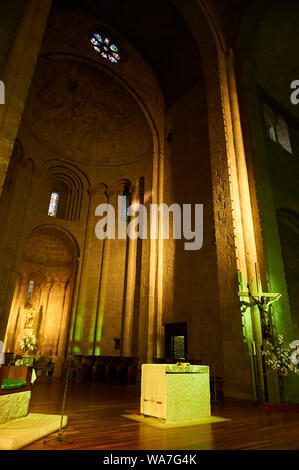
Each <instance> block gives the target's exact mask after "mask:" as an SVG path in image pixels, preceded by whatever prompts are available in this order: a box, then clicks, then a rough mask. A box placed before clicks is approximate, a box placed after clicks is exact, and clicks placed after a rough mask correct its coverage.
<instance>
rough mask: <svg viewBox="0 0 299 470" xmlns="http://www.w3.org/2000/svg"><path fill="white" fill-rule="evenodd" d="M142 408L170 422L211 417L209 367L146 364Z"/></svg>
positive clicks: (143, 410)
mask: <svg viewBox="0 0 299 470" xmlns="http://www.w3.org/2000/svg"><path fill="white" fill-rule="evenodd" d="M140 411H141V413H142V414H143V415H145V416H152V417H156V418H161V419H163V420H165V422H166V423H172V422H183V421H199V420H201V419H206V418H210V416H211V404H210V376H209V367H208V366H201V365H200V366H199V365H189V366H182V365H174V364H143V365H142V370H141V400H140Z"/></svg>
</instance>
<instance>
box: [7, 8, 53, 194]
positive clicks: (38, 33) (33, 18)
mask: <svg viewBox="0 0 299 470" xmlns="http://www.w3.org/2000/svg"><path fill="white" fill-rule="evenodd" d="M51 3H52V0H43V1H42V2H41V1H40V0H26V1H25V2H24V10H23V12H22V15H21V19H20V21H19V25H18V27H17V30H16V33H15V35H14V40H13V43H12V46H11V48H10V52H9V54H8V56H7V58H6V62H5V64H4V66H3V68H2V70H1V75H0V79H1V80H2V81H3V82H4V85H5V104H1V105H0V195H1V192H2V188H3V184H4V179H5V175H6V172H7V168H8V164H9V159H10V156H11V153H12V150H13V146H14V142H15V139H16V136H17V132H18V128H19V124H20V120H21V117H22V114H23V110H24V106H25V102H26V98H27V94H28V91H29V88H30V84H31V80H32V76H33V72H34V68H35V65H36V61H37V57H38V54H39V50H40V46H41V42H42V38H43V35H44V31H45V28H46V23H47V19H48V14H49V10H50V7H51ZM1 20H2V21H5V18H1Z"/></svg>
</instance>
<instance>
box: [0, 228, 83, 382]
mask: <svg viewBox="0 0 299 470" xmlns="http://www.w3.org/2000/svg"><path fill="white" fill-rule="evenodd" d="M77 255H78V253H77V247H76V244H75V243H74V240H73V239H72V238H71V236H70V235H69V234H68V233H67V232H65V231H64V230H62V229H60V228H58V227H56V226H42V227H39V228H37V229H34V230H33V231H32V232H31V233H30V235H29V236H28V238H27V241H26V244H25V248H24V252H23V256H22V261H21V264H20V267H19V275H18V279H17V282H16V286H15V291H14V296H13V301H12V304H11V309H10V316H9V321H8V327H7V331H6V338H5V349H6V351H8V352H14V353H16V354H21V352H22V351H21V347H20V342H21V340H22V339H23V338H24V337H26V336H30V335H35V336H36V337H37V340H38V343H37V348H36V354H37V355H38V356H46V357H49V358H51V359H52V360H53V361H54V362H55V364H56V365H55V372H54V373H55V375H59V374H60V370H61V364H62V361H63V359H64V355H65V349H66V344H67V333H68V326H69V316H70V306H71V301H72V293H73V286H74V278H75V267H76V259H77Z"/></svg>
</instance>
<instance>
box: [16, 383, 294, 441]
mask: <svg viewBox="0 0 299 470" xmlns="http://www.w3.org/2000/svg"><path fill="white" fill-rule="evenodd" d="M62 394H63V387H62V383H61V382H60V381H58V380H53V381H50V382H39V383H36V384H35V385H34V387H33V391H32V399H31V404H30V412H33V413H34V412H35V413H59V412H60V408H61V401H62ZM139 397H140V385H137V386H127V387H117V386H107V385H102V384H100V383H96V384H91V383H70V387H69V393H68V399H67V405H66V414H67V415H68V417H69V424H68V426H67V429H66V432H65V437H67V438H69V439H71V440H72V441H73V444H71V445H69V444H65V443H57V442H51V443H49V444H46V445H44V444H43V440H40V441H37V442H35V443H33V444H31V445H29V446H27V447H26V448H24V450H27V449H31V450H34V449H39V450H42V449H45V450H49V449H59V450H60V449H61V450H62V449H65V450H71V449H74V450H75V449H76V450H83V449H84V450H90V449H94V450H96V449H97V450H100V449H105V450H116V449H118V450H125V449H126V450H132V449H134V450H138V449H141V450H187V449H189V450H194V449H197V450H204V449H206V450H209V449H296V450H298V449H299V413H281V412H265V411H261V410H259V409H258V408H257V407H256V406H254V405H252V404H249V403H243V402H239V401H225V402H224V403H223V404H221V405H218V406H217V407H216V408H214V409H213V410H212V414H213V415H216V416H221V417H223V418H229V419H230V420H231V421H225V422H219V423H214V424H206V425H205V424H204V425H200V426H191V427H184V428H174V429H168V430H160V429H157V428H154V427H151V426H149V425H146V424H141V423H137V422H134V421H130V420H128V419H126V418H123V417H122V416H121V415H123V414H125V413H126V411H125V410H134V409H135V410H136V409H139ZM55 435H56V434H55Z"/></svg>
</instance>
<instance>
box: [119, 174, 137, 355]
mask: <svg viewBox="0 0 299 470" xmlns="http://www.w3.org/2000/svg"><path fill="white" fill-rule="evenodd" d="M138 200H140V198H139V181H137V182H136V184H135V186H134V188H133V191H132V204H134V202H136V201H138ZM134 229H135V227H134ZM127 236H128V237H129V240H128V245H127V246H128V253H127V272H126V286H125V293H124V296H125V306H124V307H125V308H124V319H123V328H122V338H121V355H122V356H132V334H133V317H134V295H135V289H136V287H137V286H136V282H135V281H136V253H137V239H135V238H132V230H131V231H130V225H129V230H128V234H127Z"/></svg>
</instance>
